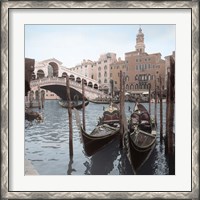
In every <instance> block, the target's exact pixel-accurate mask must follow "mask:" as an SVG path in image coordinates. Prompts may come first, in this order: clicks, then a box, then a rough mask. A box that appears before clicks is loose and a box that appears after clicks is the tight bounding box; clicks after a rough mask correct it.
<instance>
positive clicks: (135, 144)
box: [129, 103, 156, 171]
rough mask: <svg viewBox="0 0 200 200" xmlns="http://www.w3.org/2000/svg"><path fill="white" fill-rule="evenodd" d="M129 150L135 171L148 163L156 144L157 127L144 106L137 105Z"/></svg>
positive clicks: (131, 122)
mask: <svg viewBox="0 0 200 200" xmlns="http://www.w3.org/2000/svg"><path fill="white" fill-rule="evenodd" d="M129 131H130V133H129V148H130V155H131V162H132V166H133V168H134V170H135V171H137V170H139V168H140V167H141V166H142V165H143V164H144V163H145V162H146V161H147V159H148V158H149V156H150V155H151V153H152V151H153V149H154V147H155V144H156V126H155V123H154V122H153V121H152V119H151V117H150V115H149V113H148V111H147V110H146V108H145V107H144V106H143V105H142V104H138V103H136V105H135V109H134V112H133V113H132V114H131V118H130V121H129Z"/></svg>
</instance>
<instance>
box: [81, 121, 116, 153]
mask: <svg viewBox="0 0 200 200" xmlns="http://www.w3.org/2000/svg"><path fill="white" fill-rule="evenodd" d="M118 133H119V128H118V127H117V128H115V127H112V126H109V125H107V124H102V125H99V126H97V127H96V128H95V129H94V130H93V131H92V132H91V134H88V133H87V132H86V131H84V130H83V128H82V127H81V134H82V140H83V145H84V150H85V152H86V154H87V155H88V156H91V155H93V154H94V153H96V152H97V151H99V150H100V149H101V148H103V147H104V146H105V145H107V144H108V143H110V142H111V141H112V140H113V139H114V138H115V137H116V136H117V135H118Z"/></svg>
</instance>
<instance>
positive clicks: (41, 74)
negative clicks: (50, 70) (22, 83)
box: [37, 69, 44, 79]
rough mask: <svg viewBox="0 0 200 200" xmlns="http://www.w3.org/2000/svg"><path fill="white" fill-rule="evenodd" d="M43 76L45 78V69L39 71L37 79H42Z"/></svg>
mask: <svg viewBox="0 0 200 200" xmlns="http://www.w3.org/2000/svg"><path fill="white" fill-rule="evenodd" d="M41 78H44V71H43V70H41V69H39V70H38V71H37V79H41Z"/></svg>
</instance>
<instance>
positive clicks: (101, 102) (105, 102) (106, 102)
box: [89, 99, 119, 104]
mask: <svg viewBox="0 0 200 200" xmlns="http://www.w3.org/2000/svg"><path fill="white" fill-rule="evenodd" d="M89 101H90V102H91V103H95V104H110V103H111V100H110V99H90V100H89ZM112 102H113V103H119V100H118V99H115V100H112Z"/></svg>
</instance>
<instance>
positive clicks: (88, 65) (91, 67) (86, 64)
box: [70, 59, 96, 80]
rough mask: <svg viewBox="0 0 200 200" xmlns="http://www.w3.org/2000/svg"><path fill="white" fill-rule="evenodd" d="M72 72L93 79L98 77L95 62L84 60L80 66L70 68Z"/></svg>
mask: <svg viewBox="0 0 200 200" xmlns="http://www.w3.org/2000/svg"><path fill="white" fill-rule="evenodd" d="M70 70H71V71H73V72H75V73H78V74H82V75H83V76H85V77H87V78H91V79H95V76H96V68H95V62H93V61H91V60H85V59H84V60H83V61H82V62H81V64H80V65H76V66H75V67H72V68H70ZM95 80H96V79H95Z"/></svg>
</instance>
